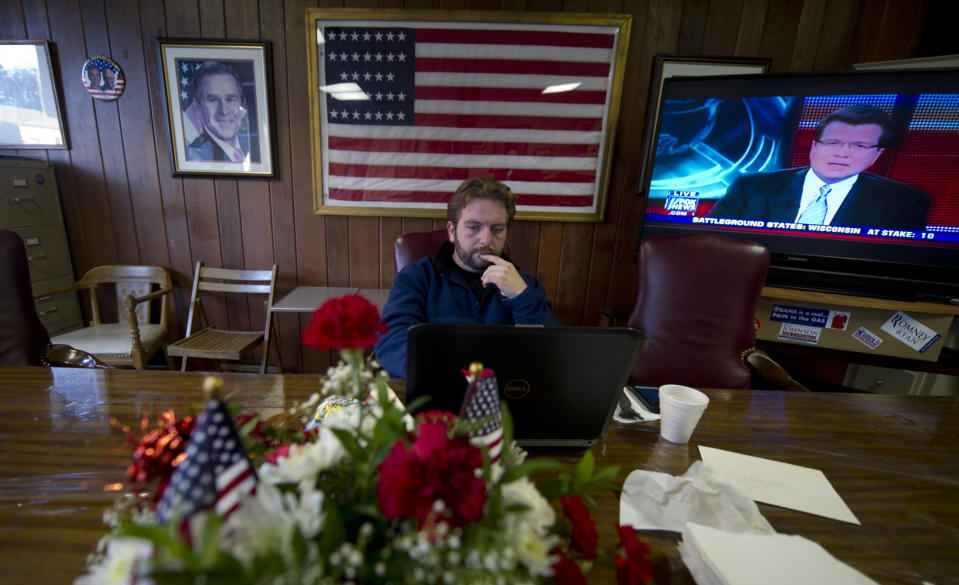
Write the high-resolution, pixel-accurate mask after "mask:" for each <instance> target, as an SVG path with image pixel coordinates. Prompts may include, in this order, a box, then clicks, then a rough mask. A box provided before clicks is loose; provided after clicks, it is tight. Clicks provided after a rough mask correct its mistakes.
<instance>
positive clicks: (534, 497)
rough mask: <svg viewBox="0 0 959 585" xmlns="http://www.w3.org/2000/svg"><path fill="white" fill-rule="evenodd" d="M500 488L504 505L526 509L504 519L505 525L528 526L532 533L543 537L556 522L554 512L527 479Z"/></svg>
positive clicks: (509, 527) (523, 478) (508, 527)
mask: <svg viewBox="0 0 959 585" xmlns="http://www.w3.org/2000/svg"><path fill="white" fill-rule="evenodd" d="M501 487H502V492H503V503H504V504H506V505H507V506H509V505H512V504H521V505H523V506H526V508H527V509H526V510H524V511H522V512H520V513H518V514H509V515H508V516H507V517H506V518H507V523H508V524H515V523H522V524H528V525H529V527H530V528H531V529H532V530H533V532H534V533H536V534H537V535H539V536H545V535H546V533H547V532H549V530H550V528H552V526H553V524H554V523H555V522H556V512H555V511H554V510H553V507H552V506H550V505H549V502H548V501H546V498H544V497H543V494H541V493H539V490H538V489H536V485H534V484H533V482H532V481H530V479H529V478H528V477H522V478H520V479H517V480H516V481H511V482H510V483H506V484H503V485H502V486H501ZM511 528H512V526H507V529H511Z"/></svg>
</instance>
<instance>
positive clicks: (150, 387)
mask: <svg viewBox="0 0 959 585" xmlns="http://www.w3.org/2000/svg"><path fill="white" fill-rule="evenodd" d="M203 377H204V375H203V374H202V373H195V372H186V373H181V372H162V371H148V372H136V371H129V370H73V369H57V368H54V369H46V368H16V367H0V393H2V394H0V395H2V399H0V405H2V406H0V567H2V569H0V571H2V573H3V578H2V579H0V582H3V583H29V584H30V585H45V584H63V583H70V582H72V580H73V578H74V577H76V576H78V575H80V574H82V573H83V572H84V562H85V558H86V555H87V554H89V553H90V552H91V551H93V550H94V548H95V546H96V542H97V540H98V539H99V537H100V536H101V535H103V534H104V531H105V527H104V526H103V525H102V524H101V516H102V513H103V511H104V509H106V508H107V507H108V506H109V505H110V503H111V502H112V501H113V499H114V497H115V493H114V492H111V491H109V490H108V489H106V488H107V486H111V485H114V484H116V483H118V482H122V481H123V480H124V469H125V467H126V464H127V463H128V462H129V457H130V453H131V451H132V449H131V446H130V445H129V444H128V443H127V442H126V441H125V439H124V438H123V436H122V435H121V434H120V433H118V432H117V431H116V430H114V429H113V428H112V427H111V424H110V419H111V418H112V417H115V418H116V419H118V420H119V421H120V422H122V423H125V424H128V425H131V426H136V424H137V423H138V422H139V420H140V418H141V416H142V415H143V414H148V415H151V416H155V415H157V414H159V413H161V412H163V411H164V410H167V409H169V408H173V409H175V410H176V411H177V412H178V413H186V412H187V410H188V407H189V406H190V405H191V404H198V403H199V402H200V401H201V392H200V385H201V382H202V379H203ZM222 377H223V379H224V382H225V389H226V391H227V392H234V393H235V394H234V396H233V397H232V401H233V402H238V403H241V404H243V405H244V406H245V407H246V409H248V410H255V411H259V412H262V413H264V414H266V415H271V414H276V413H279V412H281V410H282V409H284V408H286V407H288V406H290V405H292V404H294V403H296V402H297V401H299V400H302V399H304V398H306V397H308V396H309V395H310V394H312V393H313V392H315V391H317V390H318V389H319V380H318V378H317V377H316V376H294V375H285V376H269V375H267V376H259V375H249V374H223V375H222ZM400 385H401V384H400ZM398 390H399V391H400V392H402V388H398ZM706 393H707V394H709V396H710V399H711V402H710V405H709V408H708V409H707V410H706V412H705V414H704V415H703V419H702V420H701V421H700V423H699V426H698V427H697V429H696V432H695V434H694V435H693V440H692V441H691V442H690V443H689V444H688V445H674V444H671V443H668V442H666V441H665V440H663V439H662V438H660V437H659V434H658V423H642V424H633V425H623V424H619V423H616V422H613V423H612V424H611V425H610V428H609V431H608V432H607V434H606V436H605V437H604V438H603V439H602V440H601V441H600V442H599V443H597V444H596V445H595V446H594V447H593V451H594V454H595V455H596V457H597V462H598V465H601V466H604V465H618V466H620V475H619V478H618V480H617V481H618V483H619V484H620V485H622V482H623V481H624V480H625V478H626V476H627V475H628V474H629V472H631V471H632V470H634V469H647V470H652V471H662V472H666V473H670V474H674V475H679V474H682V473H683V472H685V471H686V469H687V468H688V467H689V465H691V464H692V463H693V462H694V461H696V460H697V459H699V452H698V449H697V446H698V445H706V446H709V447H715V448H719V449H727V450H730V451H735V452H738V453H745V454H749V455H755V456H758V457H766V458H770V459H775V460H777V461H783V462H786V463H792V464H796V465H804V466H808V467H814V468H817V469H821V470H822V471H823V472H824V473H825V475H826V477H827V478H828V479H829V480H830V481H831V482H832V484H833V485H834V486H835V488H836V490H837V491H838V492H839V495H840V496H841V497H842V498H843V499H844V500H845V501H846V503H847V504H848V505H849V507H850V508H851V509H852V511H853V512H854V513H855V514H856V516H857V517H858V518H859V520H860V521H861V522H862V525H861V526H856V525H852V524H847V523H843V522H838V521H836V520H830V519H827V518H821V517H817V516H813V515H810V514H804V513H801V512H797V511H793V510H788V509H784V508H778V507H774V506H770V505H766V504H760V505H759V507H760V510H761V512H762V513H763V514H764V515H765V516H766V518H767V519H768V520H769V521H770V522H771V523H772V525H773V526H774V527H775V529H776V530H777V531H779V532H781V533H788V534H800V535H802V536H804V537H806V538H809V539H812V540H814V541H816V542H818V543H819V544H821V545H822V546H824V547H825V548H826V550H828V551H829V552H830V553H832V554H833V555H834V556H836V557H838V558H839V559H840V560H842V561H844V562H846V563H848V564H850V565H852V566H853V567H855V568H857V569H859V570H860V571H862V572H863V573H865V574H866V575H868V576H869V577H871V578H873V579H874V580H876V581H878V582H880V583H911V584H915V585H919V584H922V583H924V582H928V583H932V584H935V585H943V584H946V583H959V546H957V545H959V502H957V493H959V400H957V399H953V398H938V397H915V396H890V395H864V394H806V393H802V394H800V393H783V392H771V391H769V392H767V391H749V390H706ZM584 399H588V396H584ZM547 454H548V455H552V456H556V457H558V458H560V459H563V460H566V461H569V462H570V463H573V462H575V461H576V460H577V459H578V458H579V456H580V455H581V452H580V451H550V452H543V451H535V452H533V456H537V455H547ZM598 500H599V504H600V509H599V510H598V511H597V512H595V513H594V517H595V518H596V520H597V524H598V525H599V526H600V545H601V546H604V547H611V546H613V545H614V544H615V540H614V536H613V528H612V526H613V524H614V523H615V522H616V521H617V520H618V518H619V504H618V499H617V497H616V496H615V495H614V494H612V493H604V494H600V497H599V498H598ZM640 536H641V538H642V539H644V540H646V541H647V542H648V543H649V544H650V546H651V547H652V548H653V550H654V552H655V555H656V561H655V562H656V570H655V576H656V580H657V583H659V585H665V584H667V583H691V582H692V579H691V577H690V576H689V573H688V572H687V571H686V569H685V567H684V566H683V563H682V560H681V559H680V558H679V555H678V553H677V552H676V543H677V541H678V535H676V534H673V533H669V532H649V531H644V532H642V533H641V534H640ZM592 577H593V578H591V579H590V582H591V583H604V582H609V581H611V580H612V579H613V577H612V573H611V572H607V571H599V572H597V573H595V574H593V575H592Z"/></svg>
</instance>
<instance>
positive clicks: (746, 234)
mask: <svg viewBox="0 0 959 585" xmlns="http://www.w3.org/2000/svg"><path fill="white" fill-rule="evenodd" d="M863 105H866V107H863ZM850 106H856V107H854V108H853V110H860V111H862V110H870V109H872V110H875V109H878V110H881V111H882V112H883V113H884V114H885V115H887V116H888V122H890V123H891V128H890V133H889V134H888V135H887V136H886V138H887V139H886V140H882V141H880V140H877V141H876V142H875V143H873V142H872V140H869V139H867V138H863V136H871V134H868V133H867V134H866V135H862V134H857V133H855V132H854V133H853V134H848V135H847V134H844V133H842V132H839V133H838V134H836V133H835V132H832V131H830V130H828V129H829V128H832V129H833V130H836V129H839V130H842V129H843V128H844V127H843V126H836V125H835V124H830V125H828V126H826V128H827V131H826V132H827V134H823V135H820V137H819V139H816V136H815V132H816V127H817V125H818V124H819V123H820V122H821V121H823V120H824V118H826V117H827V116H828V115H830V114H832V113H833V112H835V111H837V110H841V109H845V108H849V107H850ZM868 106H872V108H870V107H868ZM845 119H849V118H845ZM859 120H860V119H858V118H857V119H855V120H854V122H853V123H846V122H843V124H846V125H847V126H851V127H853V129H854V130H862V129H863V128H862V127H861V126H862V125H861V124H859ZM655 124H656V126H655V128H656V130H655V136H656V139H655V143H654V144H653V145H651V147H652V148H653V152H652V153H651V155H650V156H649V159H648V160H649V162H648V166H647V169H646V172H645V173H644V177H645V179H644V181H643V184H642V185H640V189H641V190H642V192H643V193H644V194H645V195H646V200H645V211H644V214H643V223H642V227H641V231H640V240H642V238H645V237H648V236H651V235H654V234H663V233H666V234H671V233H686V232H696V231H709V232H716V233H720V234H724V235H727V236H731V237H734V238H742V239H748V240H753V241H756V242H758V243H760V244H763V245H764V246H766V247H767V248H768V249H769V251H770V252H771V254H772V264H771V267H770V272H769V277H768V280H767V285H770V286H782V287H791V288H803V289H810V290H821V291H829V292H840V293H846V294H856V295H862V296H874V297H886V298H902V299H917V298H922V299H931V300H949V299H953V298H959V70H955V69H937V70H919V71H917V70H899V71H869V72H844V73H810V74H806V73H800V74H768V75H742V76H724V77H687V78H676V77H674V78H669V79H667V80H666V81H665V82H664V86H663V92H662V98H661V102H660V107H659V114H658V119H657V120H656V121H655ZM876 127H878V124H877V126H876ZM845 129H846V130H849V128H845ZM879 142H883V145H879ZM836 153H838V154H836ZM814 154H815V155H816V157H813V156H812V155H814ZM833 154H836V156H831V155H833ZM873 155H876V156H875V157H874V156H873ZM843 157H846V158H847V160H846V161H845V162H844V161H843V160H842V159H843ZM811 158H818V160H817V162H816V163H811V162H810V161H811ZM873 158H874V160H871V159H873ZM836 159H839V160H836ZM852 159H855V161H853V160H852ZM857 161H858V162H857ZM867 162H869V163H871V164H869V165H868V166H867V167H865V168H866V170H865V171H864V172H862V173H859V174H857V175H854V176H855V177H856V178H855V180H854V181H853V182H852V183H851V186H850V184H849V183H850V182H849V181H848V180H847V181H846V187H844V188H840V191H845V199H843V200H841V203H833V207H834V209H833V210H832V213H831V214H830V217H831V221H830V220H827V223H823V224H814V223H806V221H807V220H805V219H803V220H801V221H800V219H801V218H800V204H801V202H802V203H803V208H804V209H805V202H808V201H810V199H811V198H812V197H814V196H815V194H814V193H812V192H811V191H810V189H811V188H812V189H814V188H815V187H808V186H807V187H806V199H802V192H803V185H804V184H805V181H806V179H805V177H806V176H807V175H809V174H810V171H808V170H807V168H809V167H815V168H816V169H818V170H817V172H816V173H815V174H816V175H817V176H818V174H819V173H820V172H821V173H823V174H825V175H829V174H830V173H833V175H834V176H833V177H832V179H833V180H836V179H837V178H838V177H840V176H842V175H843V174H848V172H849V169H853V170H855V169H856V167H857V165H860V166H861V164H864V163H867ZM829 165H831V166H829ZM825 167H828V168H830V169H832V170H823V169H824V168H825ZM787 169H796V170H794V171H788V170H787ZM762 177H766V180H763V179H762ZM826 182H829V181H826ZM813 183H815V181H814V179H812V178H811V179H810V183H809V184H810V185H812V184H813ZM820 184H822V181H821V180H820ZM880 184H881V185H883V186H885V187H888V188H886V189H885V190H884V191H883V193H882V194H881V195H880V194H879V192H880V191H881V190H877V189H876V188H875V186H876V185H880ZM731 185H734V187H733V189H730V186H731ZM797 185H798V186H797ZM867 187H868V188H869V189H867ZM727 191H728V192H729V193H728V194H727ZM917 192H918V193H919V194H918V196H917ZM923 195H924V196H925V197H924V198H923ZM867 196H868V199H867V198H866V197H867ZM724 197H725V198H726V199H725V203H724V204H723V205H720V206H719V207H717V204H718V203H719V202H720V201H723V200H724V199H723V198H724ZM827 201H829V199H828V196H827ZM904 201H909V202H911V203H910V205H908V206H903V205H902V202H904ZM916 202H919V203H916ZM853 203H855V205H857V206H858V207H857V209H858V210H859V211H861V212H865V216H864V215H862V214H859V215H856V214H853V213H847V212H848V211H850V210H851V209H853ZM925 204H928V208H927V209H926V211H925V213H924V219H923V213H922V211H921V208H923V207H924V205H925ZM844 206H845V211H844ZM714 208H715V209H714ZM880 211H881V212H882V213H878V212H880ZM717 212H718V213H717ZM917 214H918V218H919V219H917ZM866 216H868V219H867V218H865V217H866ZM907 217H909V218H911V219H910V220H907V219H906V218H907ZM813 221H815V220H813Z"/></svg>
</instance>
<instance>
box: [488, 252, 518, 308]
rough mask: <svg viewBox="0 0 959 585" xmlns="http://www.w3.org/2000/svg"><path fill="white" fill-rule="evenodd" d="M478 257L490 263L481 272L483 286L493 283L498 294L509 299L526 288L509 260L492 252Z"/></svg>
mask: <svg viewBox="0 0 959 585" xmlns="http://www.w3.org/2000/svg"><path fill="white" fill-rule="evenodd" d="M480 258H482V259H483V260H486V261H487V262H489V263H490V265H489V266H488V267H487V268H486V271H485V272H483V278H482V282H483V286H486V285H487V284H490V283H492V284H495V285H496V287H497V288H498V289H499V292H500V294H502V295H503V296H505V297H506V298H509V299H511V298H513V297H515V296H516V295H518V294H519V293H521V292H523V291H524V290H526V281H525V280H523V277H522V276H520V275H519V271H517V270H516V267H515V266H513V264H512V263H511V262H509V261H507V260H504V259H503V258H501V257H499V256H493V255H492V254H483V255H482V256H480Z"/></svg>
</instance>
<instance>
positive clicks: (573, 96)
mask: <svg viewBox="0 0 959 585" xmlns="http://www.w3.org/2000/svg"><path fill="white" fill-rule="evenodd" d="M384 24H389V25H390V26H384ZM618 34H619V28H618V27H617V26H595V27H572V26H567V27H563V26H558V25H536V24H526V25H521V24H496V23H482V24H476V25H471V24H468V23H462V22H460V23H439V22H427V23H420V22H410V23H397V22H392V21H391V22H389V23H384V22H383V21H376V22H362V21H355V22H339V23H336V24H335V25H331V26H327V27H323V26H318V38H320V39H321V43H320V45H319V52H318V61H317V65H318V69H319V85H320V89H321V94H320V120H321V126H322V129H321V138H320V139H321V147H322V154H321V157H322V173H323V196H324V204H325V205H349V206H364V205H367V206H374V207H378V206H382V205H383V202H390V203H403V204H404V206H405V207H413V208H431V207H432V208H445V205H446V201H447V200H448V198H449V196H450V195H451V194H452V193H453V192H454V191H455V190H456V187H457V186H458V185H459V184H460V183H461V182H462V181H463V180H465V179H468V178H470V177H482V176H489V177H493V178H495V179H498V180H500V181H503V182H505V183H506V184H507V185H509V186H510V187H511V189H512V190H513V192H514V193H516V195H517V203H518V205H519V206H520V210H521V211H522V210H530V211H537V210H538V211H544V210H545V211H550V210H560V209H562V210H566V211H583V212H590V211H595V210H596V207H597V204H598V200H600V199H601V198H600V197H599V189H600V188H601V186H602V185H601V182H602V181H601V180H602V171H603V160H604V155H605V153H604V148H605V145H604V136H605V133H606V131H607V129H608V125H609V120H610V116H609V111H610V103H611V98H612V94H613V82H614V70H615V60H616V54H617V40H618ZM547 88H550V89H547ZM544 90H545V91H544Z"/></svg>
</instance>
